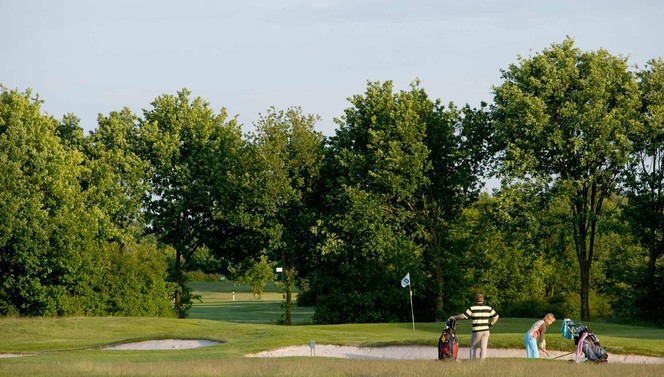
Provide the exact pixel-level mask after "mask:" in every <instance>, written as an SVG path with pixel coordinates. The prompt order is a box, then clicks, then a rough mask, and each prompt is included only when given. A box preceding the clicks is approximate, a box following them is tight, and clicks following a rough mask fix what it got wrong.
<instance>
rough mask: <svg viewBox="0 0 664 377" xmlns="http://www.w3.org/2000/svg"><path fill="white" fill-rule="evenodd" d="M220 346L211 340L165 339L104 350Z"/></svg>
mask: <svg viewBox="0 0 664 377" xmlns="http://www.w3.org/2000/svg"><path fill="white" fill-rule="evenodd" d="M217 344H219V342H214V341H211V340H190V339H164V340H146V341H144V342H135V343H125V344H118V345H115V346H110V347H104V348H102V349H103V350H109V351H127V350H182V349H190V348H201V347H210V346H215V345H217Z"/></svg>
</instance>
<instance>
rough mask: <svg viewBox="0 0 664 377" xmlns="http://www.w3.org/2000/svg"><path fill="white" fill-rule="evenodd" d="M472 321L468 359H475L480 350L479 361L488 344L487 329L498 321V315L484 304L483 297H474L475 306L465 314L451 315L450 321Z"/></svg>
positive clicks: (483, 355)
mask: <svg viewBox="0 0 664 377" xmlns="http://www.w3.org/2000/svg"><path fill="white" fill-rule="evenodd" d="M452 318H454V319H468V318H470V319H472V320H473V333H472V335H471V336H470V358H471V359H477V349H478V348H479V349H480V359H481V360H484V359H485V358H486V348H487V345H488V344H489V327H491V326H493V325H495V324H496V322H497V321H498V313H496V311H495V310H493V308H491V307H490V306H489V305H485V304H484V295H482V294H481V293H479V294H478V295H477V296H475V305H473V306H471V307H470V308H468V309H466V311H465V312H463V313H461V314H457V315H453V316H451V317H450V319H452Z"/></svg>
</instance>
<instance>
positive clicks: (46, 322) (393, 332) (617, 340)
mask: <svg viewBox="0 0 664 377" xmlns="http://www.w3.org/2000/svg"><path fill="white" fill-rule="evenodd" d="M192 287H193V288H194V290H195V291H196V292H198V293H200V294H202V295H203V301H204V302H203V303H197V304H196V305H195V306H194V308H193V309H192V318H189V319H185V320H178V319H169V318H117V317H103V318H99V317H97V318H95V317H93V318H88V317H85V318H82V317H75V318H0V331H1V332H2V336H0V353H25V354H32V355H33V356H30V357H17V358H4V359H2V358H0V376H387V375H389V376H431V375H436V376H474V375H477V374H485V373H486V371H491V375H492V376H499V377H502V376H532V375H537V376H545V377H548V376H556V377H560V376H577V375H584V376H589V377H595V376H615V375H621V376H627V377H631V376H634V377H636V376H639V377H643V376H654V375H664V365H626V364H608V365H579V364H570V363H566V362H561V361H551V360H545V359H540V360H526V359H489V360H486V361H485V362H484V363H477V362H467V361H464V362H461V363H443V362H440V361H438V360H412V361H411V360H399V361H390V360H352V359H328V358H322V357H316V358H310V357H298V358H284V359H254V358H251V359H248V358H245V357H244V355H246V354H249V353H255V352H259V351H264V350H269V349H274V348H279V347H284V346H291V345H306V344H308V343H309V340H311V339H314V340H315V341H316V344H319V345H321V344H338V345H342V344H345V345H363V346H376V345H409V344H411V345H428V346H434V345H435V344H436V343H437V340H438V336H439V335H440V331H441V330H442V324H441V323H416V331H413V330H412V325H411V324H410V323H389V324H347V325H299V326H277V325H274V324H272V323H273V320H274V318H275V316H276V318H278V317H279V314H280V309H279V305H280V303H281V301H282V298H281V296H280V294H279V293H278V288H276V287H274V290H273V291H271V292H270V291H268V292H266V293H265V294H264V295H263V298H262V299H261V300H257V299H253V298H252V297H251V294H250V293H249V292H247V290H246V289H245V288H246V287H235V288H237V290H236V301H233V300H232V297H231V298H229V297H228V293H229V292H232V291H233V286H232V285H229V284H228V283H227V282H226V283H224V282H218V283H217V282H214V283H201V284H192ZM226 289H231V290H230V291H227V290H226ZM247 293H248V295H246V296H245V295H244V294H247ZM298 310H301V311H302V312H301V313H300V315H301V317H298V318H301V320H302V321H303V323H306V322H307V318H310V313H311V310H310V309H308V308H298ZM532 322H534V319H529V318H501V319H500V321H499V322H498V324H497V325H496V326H495V327H493V328H492V334H491V338H490V341H489V347H493V348H523V332H524V331H525V329H527V328H529V327H530V325H531V324H532ZM559 323H560V322H559V321H557V322H556V323H555V324H554V326H553V327H552V328H551V330H550V333H549V334H548V336H547V343H548V348H549V349H552V350H553V349H557V350H564V351H571V350H572V349H573V347H574V345H573V343H572V342H571V341H568V340H564V339H562V337H560V334H559V333H558V331H557V330H558V329H559V327H558V326H557V325H558V324H559ZM585 324H586V325H587V326H588V327H590V328H591V329H592V330H593V331H594V332H595V334H596V335H597V336H598V337H599V339H600V341H601V342H602V345H603V346H604V347H605V348H606V349H607V350H608V351H609V353H636V354H643V355H650V356H658V357H664V341H663V340H664V329H655V328H646V327H638V326H625V325H618V324H607V323H593V322H589V323H585ZM457 332H458V335H459V341H460V345H461V346H467V345H468V342H469V339H470V323H469V321H460V322H459V324H458V327H457ZM172 338H185V339H209V340H215V341H219V342H221V344H219V345H216V346H212V347H206V348H198V349H190V350H168V351H104V350H101V349H100V347H103V346H106V345H109V344H116V343H124V342H132V341H140V340H149V339H172Z"/></svg>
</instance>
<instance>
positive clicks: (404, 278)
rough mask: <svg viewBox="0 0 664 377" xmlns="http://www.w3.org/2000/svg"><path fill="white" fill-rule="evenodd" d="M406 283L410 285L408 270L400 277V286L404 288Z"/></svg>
mask: <svg viewBox="0 0 664 377" xmlns="http://www.w3.org/2000/svg"><path fill="white" fill-rule="evenodd" d="M407 285H410V272H409V273H407V274H406V276H404V277H403V279H401V286H402V287H404V288H406V286H407Z"/></svg>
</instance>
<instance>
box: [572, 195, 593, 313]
mask: <svg viewBox="0 0 664 377" xmlns="http://www.w3.org/2000/svg"><path fill="white" fill-rule="evenodd" d="M587 193H588V190H587V188H584V189H583V190H579V191H578V192H577V196H576V197H574V198H572V211H573V222H574V246H575V249H576V258H577V260H578V262H579V274H580V275H581V284H580V292H579V297H580V299H581V320H582V321H588V320H590V307H589V300H588V298H589V295H590V259H589V258H588V249H587V246H588V244H587V241H588V196H587Z"/></svg>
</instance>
